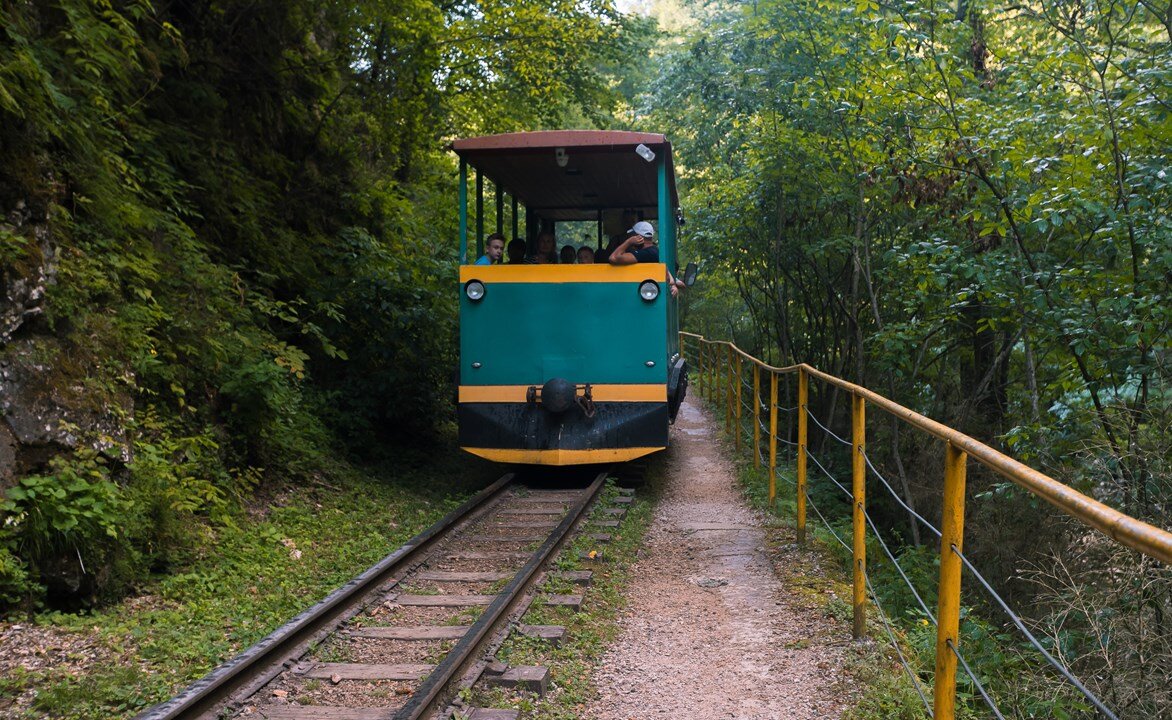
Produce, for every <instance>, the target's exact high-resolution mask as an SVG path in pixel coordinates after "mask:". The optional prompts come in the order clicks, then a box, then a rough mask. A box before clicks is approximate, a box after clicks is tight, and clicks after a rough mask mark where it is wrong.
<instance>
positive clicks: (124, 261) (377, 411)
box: [0, 0, 653, 602]
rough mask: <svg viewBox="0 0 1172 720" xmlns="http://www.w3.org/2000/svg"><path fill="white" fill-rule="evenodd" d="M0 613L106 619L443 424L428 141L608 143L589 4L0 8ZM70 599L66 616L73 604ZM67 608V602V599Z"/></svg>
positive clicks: (447, 216)
mask: <svg viewBox="0 0 1172 720" xmlns="http://www.w3.org/2000/svg"><path fill="white" fill-rule="evenodd" d="M0 27H2V30H0V209H2V210H3V214H4V216H6V218H7V220H6V222H4V223H3V224H0V265H2V266H3V270H4V276H3V277H4V280H5V291H6V298H5V303H6V304H5V307H4V310H5V314H4V321H5V325H4V327H3V333H4V334H3V336H2V337H0V342H2V347H0V352H2V353H3V356H2V358H3V359H2V362H3V363H4V366H5V368H6V374H5V387H4V391H5V402H6V406H7V407H8V410H7V415H8V419H9V422H8V423H7V424H5V427H4V428H3V431H2V433H3V434H2V437H0V440H3V443H2V444H3V445H4V450H5V452H4V454H3V456H2V457H3V459H4V461H5V462H4V467H3V476H4V482H5V484H6V485H11V484H12V483H14V482H18V485H17V486H16V487H13V488H10V489H9V491H8V493H7V496H6V498H7V499H6V501H5V502H6V505H5V511H6V513H7V515H8V517H9V518H15V521H11V522H9V523H8V524H6V525H5V529H4V536H3V539H4V542H3V546H2V548H0V595H3V596H4V598H5V599H6V600H8V601H9V602H16V601H19V600H20V599H21V598H27V597H29V596H28V595H27V593H29V592H32V593H33V594H32V597H36V595H37V591H35V590H34V589H35V588H37V587H40V586H43V585H44V584H46V583H50V584H51V583H64V584H66V585H68V584H70V583H74V584H76V583H78V582H81V580H79V578H78V577H76V575H77V574H78V572H79V568H77V567H76V566H77V565H78V562H72V567H73V569H72V570H70V569H63V568H58V567H51V566H55V565H58V564H62V563H63V564H64V565H66V566H70V563H71V561H70V560H69V558H70V557H72V556H73V555H74V554H75V553H76V554H77V557H78V559H81V560H85V561H89V562H90V564H91V566H92V565H93V564H94V563H95V562H96V561H97V559H98V558H102V557H115V558H118V567H117V568H116V569H115V571H114V572H112V573H104V577H103V578H102V579H101V580H100V581H95V580H94V579H93V578H90V579H88V580H85V582H84V583H82V584H85V585H87V586H88V587H89V590H90V591H102V590H109V591H111V592H118V591H119V589H120V588H122V587H124V586H125V584H126V583H128V582H132V581H133V579H134V578H136V577H139V576H140V575H141V573H142V572H143V569H145V568H148V567H151V566H158V565H160V564H164V565H165V564H166V562H168V558H169V556H170V555H171V554H172V553H175V552H181V551H182V548H183V547H184V545H185V543H186V542H188V540H185V539H184V538H182V537H178V536H175V535H176V534H182V528H183V526H184V525H185V523H186V522H187V520H188V519H191V518H193V517H197V516H207V515H209V514H211V515H216V514H217V513H220V512H222V511H225V510H226V509H227V508H229V507H231V506H232V505H233V504H234V503H235V502H236V500H237V499H238V498H240V497H243V496H246V495H247V494H248V493H249V492H250V491H251V488H252V487H253V486H254V485H255V484H256V483H257V482H258V481H260V480H261V479H262V478H264V477H266V476H276V477H299V476H300V477H305V476H307V475H311V474H313V473H315V472H319V471H321V470H322V469H323V465H326V464H328V463H327V458H328V457H330V456H331V453H332V452H333V450H334V449H335V448H336V447H337V446H339V445H344V446H347V447H349V448H351V449H352V450H355V451H359V450H360V449H362V448H368V447H370V446H372V445H377V444H379V443H383V442H386V441H387V440H391V441H393V442H405V441H406V440H405V439H406V438H410V437H418V436H420V435H422V436H425V437H426V436H427V435H429V434H432V433H434V431H435V429H436V427H437V426H438V425H439V424H442V423H443V422H446V420H445V419H446V418H447V417H450V412H449V409H448V398H449V397H450V393H451V390H450V388H449V387H448V382H449V377H450V369H451V367H453V365H454V363H453V355H454V352H455V351H454V343H453V339H454V325H455V312H454V311H455V304H454V298H453V296H452V294H451V292H450V288H451V286H452V279H451V278H452V277H453V273H454V265H455V258H456V248H455V243H454V241H453V240H452V238H453V237H454V235H455V197H454V192H453V189H454V183H455V173H454V168H455V162H454V159H453V157H452V156H450V154H448V153H447V152H446V151H445V146H446V143H447V142H449V141H450V139H451V138H453V137H458V136H462V135H471V134H479V133H490V132H502V131H513V130H521V129H531V128H535V127H559V126H564V125H574V124H582V123H605V122H608V121H609V119H610V118H612V117H613V112H614V110H615V108H616V106H617V105H618V104H619V103H620V100H621V95H620V94H619V93H618V92H617V91H616V89H615V88H616V86H617V85H618V84H619V83H620V82H621V80H622V77H621V71H622V69H623V68H624V67H625V63H626V62H627V60H626V59H627V58H634V57H638V56H639V55H641V54H643V55H645V54H646V48H647V47H648V46H649V44H650V43H651V42H652V41H653V33H652V32H651V30H650V28H651V23H649V22H648V21H645V20H641V19H638V18H633V17H630V16H626V15H623V14H620V13H619V12H617V11H616V10H615V9H614V7H613V6H612V5H611V4H610V3H609V2H597V3H594V2H585V3H583V2H564V3H552V4H551V3H544V2H543V3H538V2H531V1H529V0H520V1H519V2H514V1H508V0H506V1H505V2H486V3H437V2H428V1H426V0H425V1H423V2H410V1H409V2H406V3H404V2H397V1H395V2H378V1H375V2H357V3H355V2H296V1H295V2H287V1H286V0H281V1H280V2H277V1H273V2H245V1H243V0H240V1H239V2H236V1H232V0H228V1H225V2H220V1H209V2H196V3H173V2H157V3H151V2H147V1H146V0H129V1H127V2H113V3H110V2H99V1H94V2H89V1H74V0H64V1H62V2H36V3H30V2H4V3H2V4H0ZM74 590H75V591H76V590H77V588H76V587H75V588H74ZM83 592H84V589H83Z"/></svg>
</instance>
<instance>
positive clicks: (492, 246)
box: [476, 233, 505, 265]
mask: <svg viewBox="0 0 1172 720" xmlns="http://www.w3.org/2000/svg"><path fill="white" fill-rule="evenodd" d="M504 254H505V236H504V235H501V234H500V233H493V234H492V235H489V236H488V239H487V240H485V242H484V254H483V255H481V256H480V258H479V259H477V261H476V264H477V265H500V263H501V258H502V257H503V256H504Z"/></svg>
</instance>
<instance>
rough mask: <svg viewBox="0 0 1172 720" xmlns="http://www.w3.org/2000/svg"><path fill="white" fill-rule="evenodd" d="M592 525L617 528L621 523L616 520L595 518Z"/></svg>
mask: <svg viewBox="0 0 1172 720" xmlns="http://www.w3.org/2000/svg"><path fill="white" fill-rule="evenodd" d="M594 525H596V526H597V527H600V528H617V527H618V526H619V525H621V523H620V522H619V521H618V520H596V521H594Z"/></svg>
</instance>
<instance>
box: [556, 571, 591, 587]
mask: <svg viewBox="0 0 1172 720" xmlns="http://www.w3.org/2000/svg"><path fill="white" fill-rule="evenodd" d="M553 576H554V577H555V578H558V579H559V580H569V581H570V582H572V583H574V584H575V585H589V584H590V583H591V581H592V580H593V579H594V571H593V570H562V571H561V572H555V573H554V574H553Z"/></svg>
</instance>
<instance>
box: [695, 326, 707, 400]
mask: <svg viewBox="0 0 1172 720" xmlns="http://www.w3.org/2000/svg"><path fill="white" fill-rule="evenodd" d="M696 345H697V347H696V360H697V364H696V387H697V388H698V389H699V390H700V397H706V396H707V395H708V387H707V385H708V383H706V382H704V380H705V379H706V378H705V373H706V372H707V369H706V368H707V365H706V364H705V363H704V359H705V357H706V354H707V349H706V348H705V346H704V341H703V340H700V341H698V342H697V343H696Z"/></svg>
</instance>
